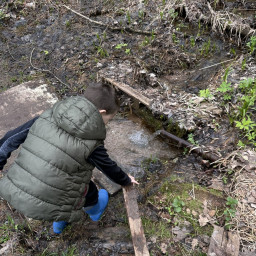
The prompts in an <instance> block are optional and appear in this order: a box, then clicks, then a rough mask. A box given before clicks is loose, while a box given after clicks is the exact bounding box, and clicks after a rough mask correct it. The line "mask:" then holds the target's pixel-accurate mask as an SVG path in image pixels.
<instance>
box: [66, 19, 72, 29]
mask: <svg viewBox="0 0 256 256" xmlns="http://www.w3.org/2000/svg"><path fill="white" fill-rule="evenodd" d="M65 26H66V28H70V26H71V21H70V20H67V21H66V22H65Z"/></svg>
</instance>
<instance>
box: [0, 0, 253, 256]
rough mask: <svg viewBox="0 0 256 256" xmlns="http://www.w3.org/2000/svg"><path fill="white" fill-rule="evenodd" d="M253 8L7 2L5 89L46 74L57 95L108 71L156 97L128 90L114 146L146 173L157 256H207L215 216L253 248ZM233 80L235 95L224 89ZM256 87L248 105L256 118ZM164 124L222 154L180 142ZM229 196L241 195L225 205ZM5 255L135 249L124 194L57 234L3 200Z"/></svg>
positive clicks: (142, 192)
mask: <svg viewBox="0 0 256 256" xmlns="http://www.w3.org/2000/svg"><path fill="white" fill-rule="evenodd" d="M255 10H256V3H255V2H254V1H240V0H233V1H231V0H229V1H222V0H218V1H207V0H200V1H185V0H176V1H168V0H166V1H164V0H163V1H158V2H157V3H156V1H151V0H147V1H140V0H137V1H135V0H129V1H114V0H106V1H79V0H78V1H74V0H73V1H71V0H69V1H49V0H47V1H46V0H41V1H15V0H9V1H0V92H2V91H5V90H7V89H9V88H11V87H13V86H15V85H18V84H20V83H22V82H25V81H30V80H37V79H43V80H44V81H45V82H46V83H47V84H48V85H49V90H50V91H51V92H53V93H56V95H57V96H58V98H59V99H62V98H65V97H68V96H71V95H77V94H82V93H83V92H84V90H85V88H86V87H87V85H88V84H91V83H96V82H100V81H102V79H103V80H104V79H108V78H110V79H113V80H114V81H116V82H117V83H125V84H127V85H129V86H130V87H131V88H132V89H134V90H136V92H137V93H138V95H143V96H145V97H147V98H148V99H150V100H151V104H150V107H149V108H146V107H145V106H143V104H140V105H139V107H138V106H137V105H136V102H134V99H133V98H131V97H128V95H126V94H125V93H123V92H122V91H120V90H119V94H120V98H121V100H122V109H121V113H120V115H119V116H118V117H117V118H116V119H115V120H114V121H113V122H112V123H111V124H110V125H109V128H108V129H109V131H111V134H114V135H115V137H118V136H120V137H118V138H119V140H118V141H121V142H122V143H123V144H121V145H120V144H117V145H116V144H114V147H110V148H109V150H110V151H112V152H115V150H116V149H118V148H122V150H120V153H119V155H117V158H118V157H119V158H120V159H124V158H125V157H126V156H129V157H130V158H131V159H132V158H134V160H133V161H130V162H129V161H128V162H127V163H124V164H125V165H126V166H127V169H128V170H130V171H131V172H132V174H134V175H135V176H136V177H137V178H138V180H139V181H140V186H139V187H138V192H139V196H138V203H139V207H140V210H141V216H142V221H143V226H144V230H145V235H146V238H147V242H148V248H149V251H150V253H151V255H198V256H199V255H200V256H202V255H207V252H208V248H209V244H210V238H211V236H212V231H213V225H219V226H221V227H225V229H226V230H229V231H230V232H231V231H232V232H236V233H237V234H239V238H240V252H239V255H241V256H245V255H246V256H247V255H255V253H256V234H255V223H256V212H255V205H256V201H255V200H256V191H255V186H254V185H255V182H256V172H255V166H256V161H255V159H256V158H255V157H254V156H255V152H254V148H255V144H253V143H255V140H256V139H255V138H254V139H252V140H249V139H248V136H247V137H246V136H245V135H244V134H243V132H244V130H239V129H238V127H236V121H237V120H238V119H237V118H238V113H239V107H240V105H241V100H239V99H240V98H242V97H243V96H244V95H243V93H244V91H241V90H240V87H239V85H240V83H241V81H243V80H245V79H248V78H252V79H254V78H255V72H256V59H255V54H256V50H255V51H254V50H253V49H254V48H255V49H256V40H255V45H254V44H253V41H252V39H251V38H252V37H253V36H255V35H256V33H255V30H256V11H255ZM81 15H83V16H81ZM250 40H251V41H250ZM250 47H251V48H250ZM224 82H225V84H226V85H225V86H226V87H225V88H231V87H232V88H231V89H227V90H229V91H230V95H226V97H227V99H223V95H222V94H221V92H220V90H219V89H218V88H219V87H220V85H221V84H224ZM228 83H230V84H231V87H229V86H228V85H227V84H228ZM248 84H249V82H248ZM252 84H253V83H252ZM254 84H255V82H254ZM254 87H255V86H254ZM208 90H209V91H208ZM254 90H255V91H256V89H255V88H254ZM252 91H253V89H252ZM255 91H253V92H252V95H251V94H250V96H251V99H252V100H251V103H250V104H251V105H250V104H249V105H248V104H247V105H246V106H248V108H247V110H248V115H249V116H250V118H251V120H252V122H256V119H255V116H256V115H255V101H254V99H255V98H256V94H255ZM203 93H204V94H203ZM207 93H208V94H207ZM231 93H232V95H231ZM253 93H254V94H253ZM210 94H211V96H210ZM229 96H230V98H229ZM247 96H248V95H247ZM0 97H1V95H0ZM253 97H254V98H253ZM135 114H136V115H135ZM1 121H3V120H1ZM127 127H128V128H127ZM251 127H252V131H251V132H250V135H251V136H253V131H254V132H256V131H255V128H254V126H253V125H252V126H251ZM249 128H250V127H249ZM159 129H165V130H167V131H169V132H171V133H174V134H175V135H177V136H179V137H182V138H183V139H186V140H189V141H190V143H192V144H194V145H195V147H198V146H200V147H202V148H203V149H204V150H205V151H207V152H210V153H211V154H213V155H215V156H217V157H218V158H219V159H220V160H219V161H218V162H217V163H215V164H211V163H210V162H209V161H208V160H206V159H204V158H203V157H201V156H198V155H196V154H193V153H190V152H188V150H184V149H181V148H180V149H177V146H178V145H177V144H178V143H177V142H174V141H168V140H167V139H166V138H161V137H160V136H157V135H156V133H154V132H156V131H157V130H159ZM250 129H251V128H250ZM253 129H254V130H253ZM122 133H123V134H122ZM112 138H113V137H112V136H109V140H110V141H109V142H108V143H109V145H111V140H112ZM113 140H115V139H114V138H113ZM240 141H242V142H243V145H242V144H241V143H240ZM154 143H156V145H155V144H154ZM128 145H129V146H128ZM131 145H132V146H131ZM241 145H242V146H241ZM126 147H127V148H126ZM150 147H152V148H154V149H156V151H154V153H153V154H152V155H151V154H150V149H149V148H150ZM125 148H126V151H125V150H124V149H125ZM117 152H118V151H117ZM128 160H129V159H128ZM248 186H249V188H250V189H247V187H248ZM254 191H255V192H254ZM228 196H230V197H231V198H232V199H234V200H238V203H234V201H230V202H231V203H230V204H227V202H228V201H227V197H228ZM232 202H233V203H232ZM233 207H236V210H235V213H234V214H232V210H233ZM179 208H180V209H181V210H180V209H179ZM116 209H118V211H117V210H116ZM248 213H249V214H248ZM246 215H248V216H250V218H249V219H248V218H245V216H246ZM254 221H255V222H254ZM1 253H2V254H3V255H42V256H43V255H70V256H71V255H134V250H133V246H132V240H131V235H130V232H129V225H128V221H127V217H126V212H125V207H124V200H123V195H122V193H121V192H120V193H118V194H117V195H115V196H113V197H111V199H110V203H109V206H108V209H107V212H106V214H105V215H104V217H103V218H102V220H101V221H100V222H99V223H96V224H95V223H92V222H91V221H90V220H89V219H88V218H87V217H86V216H84V218H83V219H82V220H81V221H80V222H79V223H74V224H72V225H71V226H69V227H68V228H67V230H66V231H65V232H63V234H62V235H60V236H56V235H54V234H53V233H52V230H51V223H48V222H41V221H35V220H30V219H27V218H26V217H25V216H23V215H21V214H20V213H18V212H17V211H15V209H13V208H12V207H11V206H10V205H8V203H7V202H5V201H3V200H2V201H1V202H0V254H1ZM223 255H228V254H223Z"/></svg>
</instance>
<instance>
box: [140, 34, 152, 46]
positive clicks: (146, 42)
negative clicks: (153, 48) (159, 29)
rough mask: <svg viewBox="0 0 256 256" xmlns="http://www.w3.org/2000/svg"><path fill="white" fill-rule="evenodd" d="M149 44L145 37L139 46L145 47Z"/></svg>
mask: <svg viewBox="0 0 256 256" xmlns="http://www.w3.org/2000/svg"><path fill="white" fill-rule="evenodd" d="M149 44H150V39H149V38H148V37H147V36H145V38H144V40H143V42H142V43H141V45H140V46H146V45H149Z"/></svg>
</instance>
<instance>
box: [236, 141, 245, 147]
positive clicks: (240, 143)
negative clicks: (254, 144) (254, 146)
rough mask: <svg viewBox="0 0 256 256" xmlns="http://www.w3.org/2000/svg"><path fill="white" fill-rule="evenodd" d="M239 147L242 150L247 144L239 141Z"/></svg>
mask: <svg viewBox="0 0 256 256" xmlns="http://www.w3.org/2000/svg"><path fill="white" fill-rule="evenodd" d="M237 146H238V147H240V148H244V147H245V144H244V143H243V142H242V141H241V140H239V141H238V143H237Z"/></svg>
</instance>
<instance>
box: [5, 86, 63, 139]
mask: <svg viewBox="0 0 256 256" xmlns="http://www.w3.org/2000/svg"><path fill="white" fill-rule="evenodd" d="M57 100H58V99H57V97H56V96H55V95H54V94H52V93H50V92H48V91H47V84H45V83H44V82H43V81H30V82H27V83H23V84H20V85H17V86H15V87H13V88H11V89H9V90H7V91H5V92H3V93H1V94H0V116H1V122H0V137H2V136H3V135H4V134H5V133H6V132H7V131H9V130H11V129H14V128H16V127H17V126H19V125H21V124H23V123H25V122H27V121H28V120H30V119H32V118H33V117H35V116H37V115H40V114H41V113H42V112H43V111H44V110H46V109H48V108H49V107H51V106H52V105H53V104H54V103H55V102H56V101H57Z"/></svg>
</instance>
